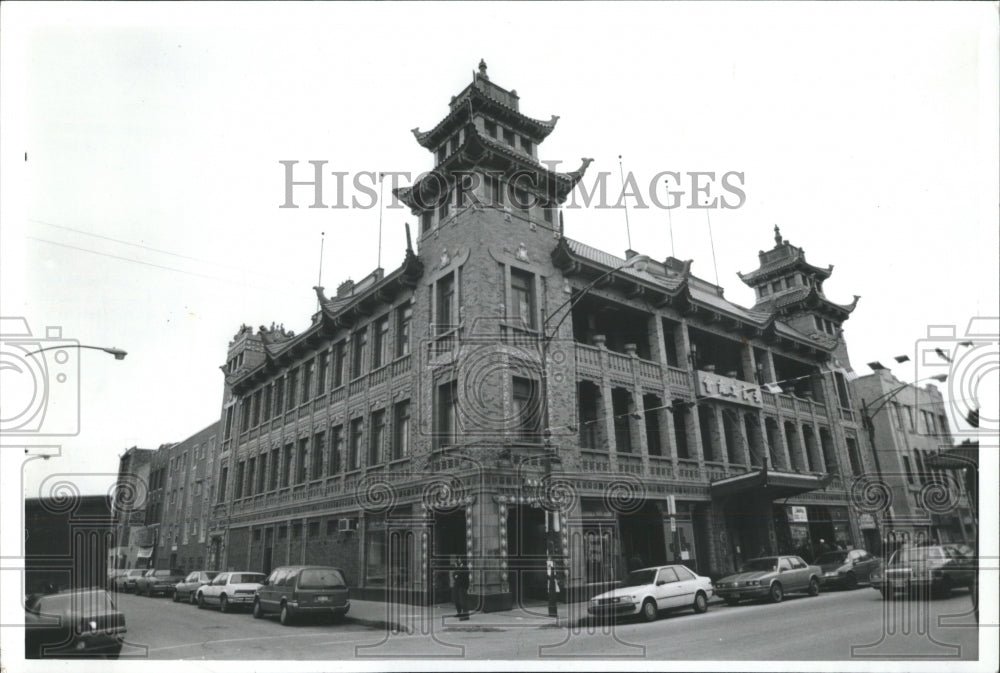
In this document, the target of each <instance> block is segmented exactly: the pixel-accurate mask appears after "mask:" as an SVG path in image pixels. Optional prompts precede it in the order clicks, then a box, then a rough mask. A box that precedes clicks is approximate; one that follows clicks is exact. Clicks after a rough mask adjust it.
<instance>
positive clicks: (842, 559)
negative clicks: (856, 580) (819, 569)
mask: <svg viewBox="0 0 1000 673" xmlns="http://www.w3.org/2000/svg"><path fill="white" fill-rule="evenodd" d="M846 562H847V552H846V551H830V552H827V553H825V554H823V555H821V556H820V557H819V558H818V559H816V565H818V566H821V565H826V564H827V563H846Z"/></svg>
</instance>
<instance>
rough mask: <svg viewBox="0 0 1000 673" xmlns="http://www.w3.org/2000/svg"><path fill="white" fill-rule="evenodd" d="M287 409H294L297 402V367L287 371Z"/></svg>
mask: <svg viewBox="0 0 1000 673" xmlns="http://www.w3.org/2000/svg"><path fill="white" fill-rule="evenodd" d="M287 378H288V391H287V394H288V410H289V411H294V410H295V405H296V404H298V401H297V398H296V395H298V392H299V368H298V367H295V368H294V369H291V370H289V371H288V377H287Z"/></svg>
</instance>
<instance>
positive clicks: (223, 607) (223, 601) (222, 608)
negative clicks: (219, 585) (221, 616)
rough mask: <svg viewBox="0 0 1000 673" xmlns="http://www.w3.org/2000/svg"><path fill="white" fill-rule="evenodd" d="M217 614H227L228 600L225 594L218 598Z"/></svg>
mask: <svg viewBox="0 0 1000 673" xmlns="http://www.w3.org/2000/svg"><path fill="white" fill-rule="evenodd" d="M219 612H229V599H228V598H226V594H222V595H221V596H219Z"/></svg>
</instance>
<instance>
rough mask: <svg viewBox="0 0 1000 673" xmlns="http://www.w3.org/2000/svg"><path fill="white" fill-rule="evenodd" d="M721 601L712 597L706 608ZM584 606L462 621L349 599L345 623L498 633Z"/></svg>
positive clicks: (571, 620)
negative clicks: (551, 611)
mask: <svg viewBox="0 0 1000 673" xmlns="http://www.w3.org/2000/svg"><path fill="white" fill-rule="evenodd" d="M722 602H723V601H722V600H721V599H719V598H715V597H713V598H712V599H711V600H710V601H709V605H718V604H721V603H722ZM587 616H588V614H587V603H585V602H582V603H569V604H566V603H560V604H559V616H558V617H549V615H548V605H547V604H546V603H545V602H544V601H539V602H536V603H530V604H528V605H525V606H518V607H515V608H514V609H512V610H506V611H503V612H474V613H471V614H470V615H469V618H468V619H467V620H465V621H460V620H459V619H458V617H456V616H455V608H454V606H452V605H450V604H447V603H442V604H440V605H434V606H430V607H427V606H422V605H407V604H404V603H383V602H381V601H362V600H356V599H353V598H352V599H351V610H350V612H348V613H347V617H346V618H347V620H348V621H352V622H354V623H356V624H362V625H365V626H370V627H373V628H378V629H385V630H387V631H398V632H401V633H428V632H431V631H438V630H444V631H501V630H504V631H505V630H509V629H516V628H527V629H543V628H569V627H571V626H577V625H579V624H581V623H582V622H583V621H584V620H585V619H586V618H587Z"/></svg>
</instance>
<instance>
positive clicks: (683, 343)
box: [668, 318, 705, 474]
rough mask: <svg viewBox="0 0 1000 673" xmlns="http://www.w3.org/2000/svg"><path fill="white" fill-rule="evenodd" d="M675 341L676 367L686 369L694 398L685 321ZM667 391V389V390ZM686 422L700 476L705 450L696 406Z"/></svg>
mask: <svg viewBox="0 0 1000 673" xmlns="http://www.w3.org/2000/svg"><path fill="white" fill-rule="evenodd" d="M675 340H676V343H677V358H678V363H677V364H678V365H680V366H681V367H683V368H685V369H687V372H688V381H689V382H690V386H691V387H690V388H689V390H690V391H691V393H692V394H693V396H694V397H697V394H698V391H697V390H696V388H697V385H698V383H697V380H696V377H695V375H694V361H693V360H692V358H691V335H690V334H689V333H688V324H687V320H686V319H683V318H682V319H681V321H680V327H679V329H678V330H677V333H676V335H675ZM668 389H669V388H668ZM689 419H690V420H689V422H688V430H689V431H690V432H688V433H687V434H688V447H689V448H690V449H692V450H693V452H694V457H695V458H696V459H697V460H698V470H699V472H701V473H702V474H704V471H705V449H704V447H703V446H702V444H701V418H700V417H699V415H698V405H697V404H695V405H693V406H692V407H691V414H690V416H689Z"/></svg>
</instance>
